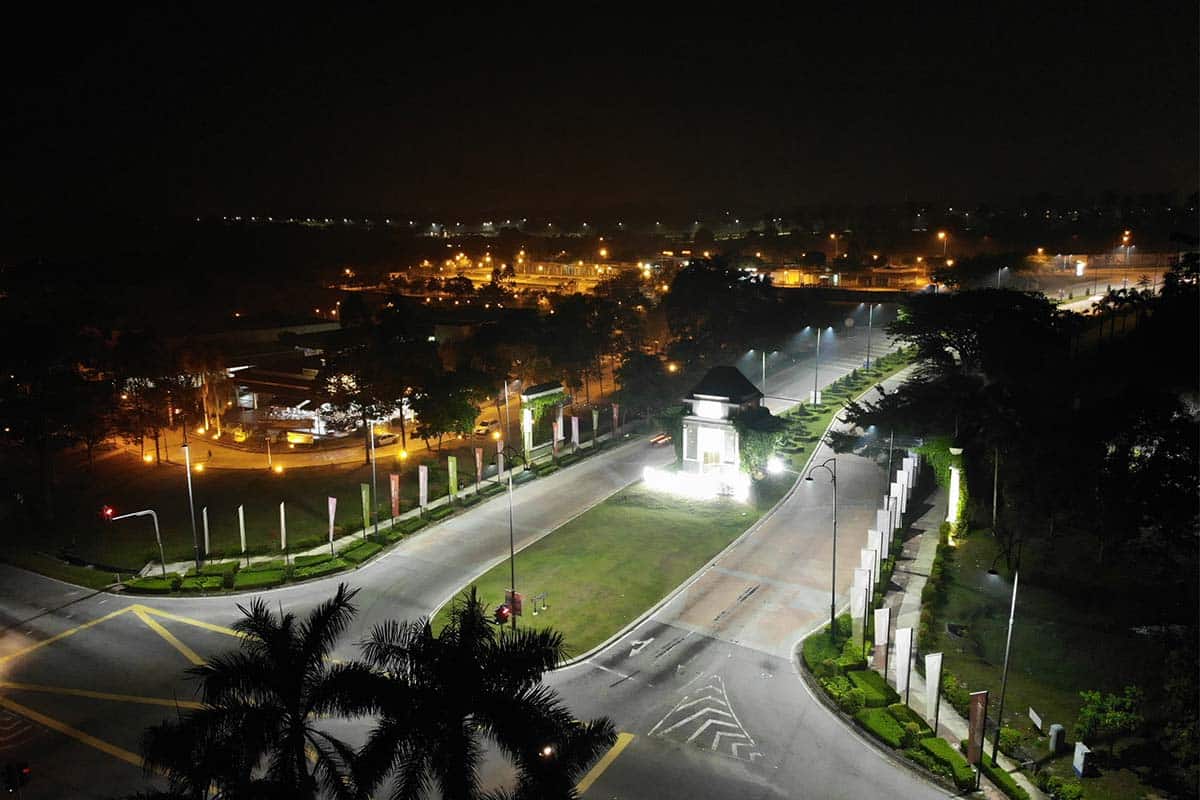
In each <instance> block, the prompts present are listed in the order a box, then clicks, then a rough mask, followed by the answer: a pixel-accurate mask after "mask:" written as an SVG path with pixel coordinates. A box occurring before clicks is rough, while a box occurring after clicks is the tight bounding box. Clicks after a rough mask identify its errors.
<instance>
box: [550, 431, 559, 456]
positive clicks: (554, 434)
mask: <svg viewBox="0 0 1200 800" xmlns="http://www.w3.org/2000/svg"><path fill="white" fill-rule="evenodd" d="M550 447H551V449H552V450H553V451H554V457H555V458H558V423H557V422H551V423H550Z"/></svg>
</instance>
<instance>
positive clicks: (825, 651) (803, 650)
mask: <svg viewBox="0 0 1200 800" xmlns="http://www.w3.org/2000/svg"><path fill="white" fill-rule="evenodd" d="M800 654H801V656H802V657H803V658H804V664H805V666H807V667H808V669H809V671H811V672H813V673H815V672H816V671H817V668H818V667H819V666H820V665H821V664H822V662H824V661H828V660H830V659H832V660H834V661H835V662H836V661H837V659H838V658H840V657H841V655H842V645H841V641H830V639H829V626H828V625H826V626H825V629H824V630H822V631H821V632H819V633H814V634H812V635H811V636H809V637H808V638H807V639H805V640H804V644H802V645H801V646H800Z"/></svg>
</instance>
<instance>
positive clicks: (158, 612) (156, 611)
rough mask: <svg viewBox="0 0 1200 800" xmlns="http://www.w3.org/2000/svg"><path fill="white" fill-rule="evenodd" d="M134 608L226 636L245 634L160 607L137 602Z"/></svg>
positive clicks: (238, 637) (237, 637) (236, 636)
mask: <svg viewBox="0 0 1200 800" xmlns="http://www.w3.org/2000/svg"><path fill="white" fill-rule="evenodd" d="M136 608H140V609H141V610H142V611H144V612H146V613H147V614H153V615H154V616H156V617H159V618H160V619H170V620H174V621H175V622H182V623H183V624H184V625H191V626H192V627H194V628H202V629H204V630H206V631H212V632H213V633H223V634H225V635H226V636H232V637H234V638H235V639H241V638H243V637H244V636H245V634H242V633H238V632H237V631H235V630H234V629H233V628H226V627H223V626H221V625H214V624H212V623H211V622H204V621H203V620H198V619H192V618H191V617H185V616H183V615H182V614H172V613H171V612H170V611H163V610H162V609H158V608H152V607H151V606H144V605H141V604H138V605H137V606H136Z"/></svg>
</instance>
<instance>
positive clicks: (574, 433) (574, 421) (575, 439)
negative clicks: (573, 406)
mask: <svg viewBox="0 0 1200 800" xmlns="http://www.w3.org/2000/svg"><path fill="white" fill-rule="evenodd" d="M571 444H572V445H574V446H575V447H579V417H571Z"/></svg>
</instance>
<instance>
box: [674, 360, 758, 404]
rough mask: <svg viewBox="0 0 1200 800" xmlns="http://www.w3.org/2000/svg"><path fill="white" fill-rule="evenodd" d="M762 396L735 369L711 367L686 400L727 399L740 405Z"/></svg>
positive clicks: (739, 371)
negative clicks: (703, 398)
mask: <svg viewBox="0 0 1200 800" xmlns="http://www.w3.org/2000/svg"><path fill="white" fill-rule="evenodd" d="M762 396H763V393H762V392H760V391H759V390H758V389H757V388H756V387H755V386H754V384H753V383H751V382H750V381H749V380H747V378H746V376H745V375H743V374H742V372H741V370H739V369H738V368H737V367H728V366H725V367H713V368H712V369H710V370H709V371H708V373H707V374H705V376H704V377H703V378H701V379H700V382H699V383H697V384H696V385H695V386H694V387H692V391H691V393H690V394H689V395H688V397H687V399H689V400H690V399H696V398H699V397H711V398H727V400H728V402H730V403H732V404H734V405H739V406H740V405H741V404H743V403H748V402H751V401H753V400H757V399H759V398H761V397H762Z"/></svg>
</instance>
